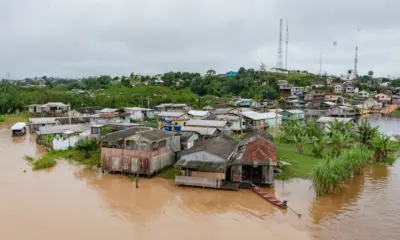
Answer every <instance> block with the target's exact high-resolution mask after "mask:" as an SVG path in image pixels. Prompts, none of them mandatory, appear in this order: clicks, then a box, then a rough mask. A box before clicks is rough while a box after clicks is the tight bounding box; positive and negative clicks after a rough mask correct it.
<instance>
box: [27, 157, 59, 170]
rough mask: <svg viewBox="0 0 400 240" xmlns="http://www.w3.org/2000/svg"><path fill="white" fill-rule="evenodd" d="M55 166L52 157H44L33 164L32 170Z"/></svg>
mask: <svg viewBox="0 0 400 240" xmlns="http://www.w3.org/2000/svg"><path fill="white" fill-rule="evenodd" d="M56 164H57V162H56V160H54V158H53V157H51V156H47V155H45V156H43V157H41V158H40V159H39V160H37V161H35V162H33V170H39V169H43V168H50V167H54V166H55V165H56Z"/></svg>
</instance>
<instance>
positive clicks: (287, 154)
mask: <svg viewBox="0 0 400 240" xmlns="http://www.w3.org/2000/svg"><path fill="white" fill-rule="evenodd" d="M275 147H276V151H277V156H278V159H279V160H282V161H285V162H288V163H290V164H291V165H290V166H286V167H285V170H284V172H283V174H282V175H280V176H279V177H278V178H279V179H290V178H310V172H311V170H312V169H313V167H314V166H316V165H317V164H318V163H320V162H321V161H322V159H321V158H317V157H314V156H313V155H312V153H311V146H310V145H309V144H305V145H304V147H303V151H304V153H303V154H297V153H296V144H295V143H281V142H279V141H275ZM329 151H331V148H330V147H328V146H327V147H326V148H325V150H324V152H326V153H327V152H329Z"/></svg>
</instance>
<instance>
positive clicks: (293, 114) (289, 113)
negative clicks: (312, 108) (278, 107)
mask: <svg viewBox="0 0 400 240" xmlns="http://www.w3.org/2000/svg"><path fill="white" fill-rule="evenodd" d="M282 115H283V119H285V120H286V119H304V117H305V112H304V111H302V110H299V109H291V110H284V111H283V112H282Z"/></svg>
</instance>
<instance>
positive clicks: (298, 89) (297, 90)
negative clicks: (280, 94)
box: [290, 86, 304, 95]
mask: <svg viewBox="0 0 400 240" xmlns="http://www.w3.org/2000/svg"><path fill="white" fill-rule="evenodd" d="M303 92H304V87H296V86H293V87H292V88H291V89H290V93H291V94H292V95H302V94H303Z"/></svg>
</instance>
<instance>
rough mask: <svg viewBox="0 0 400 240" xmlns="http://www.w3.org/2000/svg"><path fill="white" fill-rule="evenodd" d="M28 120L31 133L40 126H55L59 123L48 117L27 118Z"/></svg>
mask: <svg viewBox="0 0 400 240" xmlns="http://www.w3.org/2000/svg"><path fill="white" fill-rule="evenodd" d="M28 121H29V130H30V132H31V133H33V132H36V131H38V130H39V128H40V127H44V126H55V125H59V124H60V123H59V122H58V121H57V119H56V118H50V117H46V118H29V119H28Z"/></svg>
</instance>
